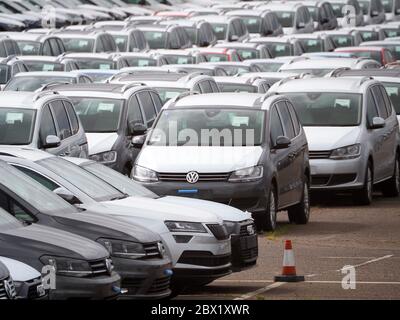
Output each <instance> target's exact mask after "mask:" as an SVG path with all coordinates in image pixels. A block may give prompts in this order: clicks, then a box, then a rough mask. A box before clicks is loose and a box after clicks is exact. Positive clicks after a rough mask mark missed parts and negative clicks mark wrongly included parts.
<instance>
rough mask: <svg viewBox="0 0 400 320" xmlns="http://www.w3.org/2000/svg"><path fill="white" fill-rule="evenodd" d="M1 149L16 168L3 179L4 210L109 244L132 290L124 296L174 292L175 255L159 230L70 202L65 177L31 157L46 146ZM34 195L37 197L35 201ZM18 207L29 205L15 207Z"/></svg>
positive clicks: (160, 295) (159, 295) (0, 196)
mask: <svg viewBox="0 0 400 320" xmlns="http://www.w3.org/2000/svg"><path fill="white" fill-rule="evenodd" d="M13 149H15V148H13ZM1 150H2V151H1V153H2V154H3V156H1V157H0V158H1V159H2V160H3V161H6V162H7V163H8V164H9V165H11V166H12V167H13V169H14V168H15V169H17V170H15V171H11V172H10V173H14V174H15V175H14V179H13V181H12V182H11V181H10V182H5V181H2V188H1V190H0V199H1V204H0V207H1V208H3V210H6V211H7V212H9V213H10V214H11V215H13V216H15V217H16V218H17V219H19V220H21V221H24V222H26V223H33V224H38V225H43V226H48V227H52V228H56V229H57V230H63V231H66V232H70V233H73V234H76V235H79V236H82V237H85V238H87V239H90V240H92V241H93V242H97V243H99V244H101V245H102V246H104V248H105V249H107V250H108V252H109V254H110V256H111V257H112V260H113V266H114V270H115V271H116V272H117V273H118V274H119V275H120V276H121V285H122V287H123V288H124V289H125V290H128V292H127V293H126V294H125V295H124V298H128V297H129V298H131V299H132V298H135V299H145V298H147V299H162V298H166V297H168V296H169V295H170V294H171V291H170V289H169V285H170V279H171V276H172V272H171V267H172V265H171V260H170V258H169V257H168V255H167V254H166V252H165V249H164V247H163V245H162V242H161V238H160V236H159V235H158V234H155V233H153V232H152V231H150V229H148V228H143V226H142V225H137V224H133V223H127V222H126V221H124V220H120V219H118V218H116V217H110V216H107V215H104V214H99V213H97V212H96V211H85V212H81V211H80V210H79V209H77V208H76V207H74V206H72V205H71V204H68V203H67V202H66V201H64V200H63V199H62V198H60V197H59V196H57V194H65V191H63V190H62V189H60V188H62V187H63V185H61V186H59V185H60V179H57V178H58V177H56V176H54V174H52V172H51V171H50V170H46V169H45V168H43V167H42V166H41V165H40V164H36V163H35V162H33V161H31V160H30V159H35V160H36V159H37V158H36V157H38V156H39V157H40V154H41V153H42V152H39V151H38V150H31V151H28V152H26V153H25V154H23V155H24V159H21V158H18V157H19V154H18V149H15V153H14V152H13V151H12V149H1ZM4 155H10V156H4ZM17 173H18V174H17ZM28 177H30V178H32V179H33V180H35V181H32V180H31V179H29V178H28ZM27 178H28V179H27ZM22 184H23V185H24V187H23V188H22V189H23V190H21V185H22ZM98 196H99V198H101V195H100V194H98ZM32 197H34V198H35V199H37V201H32ZM44 199H45V200H44ZM16 207H18V208H24V209H18V210H15V209H14V208H16ZM144 279H146V281H144Z"/></svg>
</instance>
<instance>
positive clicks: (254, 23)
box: [240, 16, 261, 33]
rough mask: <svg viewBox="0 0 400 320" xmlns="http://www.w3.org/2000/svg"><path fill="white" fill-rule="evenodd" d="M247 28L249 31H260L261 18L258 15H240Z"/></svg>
mask: <svg viewBox="0 0 400 320" xmlns="http://www.w3.org/2000/svg"><path fill="white" fill-rule="evenodd" d="M240 18H241V19H242V20H243V22H244V24H245V25H246V27H247V30H249V33H260V32H261V18H260V17H243V16H241V17H240Z"/></svg>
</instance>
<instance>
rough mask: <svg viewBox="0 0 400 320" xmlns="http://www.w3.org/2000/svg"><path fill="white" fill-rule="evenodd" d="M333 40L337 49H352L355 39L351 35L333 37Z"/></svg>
mask: <svg viewBox="0 0 400 320" xmlns="http://www.w3.org/2000/svg"><path fill="white" fill-rule="evenodd" d="M331 39H332V41H333V43H334V44H335V47H336V48H340V47H351V46H352V45H353V37H352V36H350V35H348V36H347V35H332V36H331Z"/></svg>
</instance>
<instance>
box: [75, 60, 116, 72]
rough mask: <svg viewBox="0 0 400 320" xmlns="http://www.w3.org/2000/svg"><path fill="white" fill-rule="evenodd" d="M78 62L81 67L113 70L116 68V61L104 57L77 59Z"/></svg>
mask: <svg viewBox="0 0 400 320" xmlns="http://www.w3.org/2000/svg"><path fill="white" fill-rule="evenodd" d="M76 63H77V64H78V66H79V69H100V70H111V69H115V67H114V62H113V61H111V60H102V59H91V58H87V59H76Z"/></svg>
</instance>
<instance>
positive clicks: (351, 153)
mask: <svg viewBox="0 0 400 320" xmlns="http://www.w3.org/2000/svg"><path fill="white" fill-rule="evenodd" d="M360 154H361V145H360V144H353V145H351V146H347V147H342V148H338V149H335V150H333V151H332V153H331V156H330V158H331V159H335V160H345V159H354V158H358V157H359V156H360Z"/></svg>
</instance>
